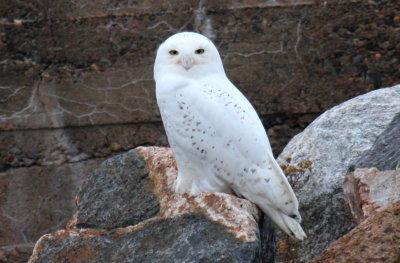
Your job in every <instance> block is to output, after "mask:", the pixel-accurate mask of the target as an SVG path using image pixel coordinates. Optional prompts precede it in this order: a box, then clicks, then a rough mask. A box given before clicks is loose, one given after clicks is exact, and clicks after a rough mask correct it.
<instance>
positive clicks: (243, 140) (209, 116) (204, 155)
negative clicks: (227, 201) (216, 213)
mask: <svg viewBox="0 0 400 263" xmlns="http://www.w3.org/2000/svg"><path fill="white" fill-rule="evenodd" d="M154 79H155V82H156V97H157V104H158V107H159V109H160V113H161V118H162V121H163V124H164V127H165V131H166V133H167V138H168V142H169V144H170V146H171V148H172V151H173V154H174V157H175V159H176V163H177V167H178V176H177V181H176V185H175V187H176V189H175V190H176V191H177V192H178V193H188V194H190V195H195V194H198V193H201V192H224V193H233V194H236V195H238V196H240V197H244V198H246V199H248V200H250V201H251V202H253V203H255V204H256V205H258V207H260V209H261V210H262V211H263V212H264V213H265V214H266V215H268V216H269V217H270V218H271V219H272V221H273V222H275V223H276V225H278V226H279V227H280V228H281V229H282V230H283V231H284V232H286V233H287V234H288V235H290V236H291V237H293V238H296V239H298V240H303V239H304V238H305V237H306V234H305V233H304V231H303V229H302V228H301V226H300V222H301V217H300V214H299V211H298V206H299V205H298V201H297V198H296V196H295V194H294V192H293V190H292V188H291V186H290V185H289V183H288V181H287V179H286V177H285V175H284V173H283V171H282V170H281V168H280V166H279V165H278V163H277V162H276V160H275V158H274V156H273V153H272V150H271V145H270V143H269V140H268V137H267V134H266V132H265V129H264V127H263V125H262V123H261V121H260V118H259V117H258V115H257V113H256V111H255V110H254V108H253V107H252V105H251V104H250V102H249V101H248V100H247V99H246V97H245V96H244V95H243V94H242V93H241V92H240V91H239V90H238V89H237V88H236V87H235V86H234V85H233V84H232V83H231V81H230V80H229V79H228V78H227V76H226V74H225V70H224V67H223V64H222V60H221V57H220V55H219V52H218V50H217V48H216V47H215V45H214V44H213V42H212V41H211V40H210V39H208V38H207V37H205V36H203V35H201V34H198V33H193V32H183V33H177V34H175V35H173V36H171V37H169V38H168V39H167V40H165V42H163V43H162V44H161V45H160V47H159V48H158V50H157V55H156V59H155V64H154Z"/></svg>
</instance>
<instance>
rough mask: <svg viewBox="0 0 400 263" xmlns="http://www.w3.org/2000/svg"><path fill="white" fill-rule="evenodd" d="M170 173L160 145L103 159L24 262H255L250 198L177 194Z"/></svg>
mask: <svg viewBox="0 0 400 263" xmlns="http://www.w3.org/2000/svg"><path fill="white" fill-rule="evenodd" d="M175 179H176V165H175V162H174V159H173V156H172V152H171V150H170V149H168V148H156V147H139V148H137V149H134V150H131V151H129V152H127V153H124V154H122V155H119V156H115V157H113V158H111V159H109V160H107V161H106V162H104V163H103V164H102V165H101V166H100V167H99V168H98V169H97V170H96V171H95V172H94V173H93V174H92V175H90V176H89V179H88V180H87V181H86V182H85V183H84V185H83V187H82V189H81V191H80V193H79V195H78V198H77V206H78V210H77V213H76V214H75V216H74V217H73V219H72V220H71V221H70V223H69V224H68V228H67V229H65V230H59V231H57V232H55V233H52V234H48V235H45V236H43V237H42V238H41V239H40V240H39V241H38V242H37V244H36V246H35V250H34V253H33V254H32V257H31V259H30V261H29V262H30V263H38V262H65V261H72V262H87V261H89V262H132V261H133V260H134V261H135V262H260V261H261V257H262V254H261V246H262V244H261V240H260V231H259V229H258V225H257V220H256V219H258V218H259V216H260V212H259V210H258V209H257V207H256V206H255V205H254V204H252V203H250V202H249V201H247V200H244V199H240V198H238V197H235V196H232V195H228V194H223V193H202V194H199V195H196V196H188V195H186V194H184V195H179V194H176V193H175V192H174V191H173V184H174V182H175ZM88 227H90V228H88ZM264 247H265V244H264ZM268 256H269V257H271V255H268Z"/></svg>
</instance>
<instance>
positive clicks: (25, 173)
mask: <svg viewBox="0 0 400 263" xmlns="http://www.w3.org/2000/svg"><path fill="white" fill-rule="evenodd" d="M259 2H260V1H255V0H243V1H238V0H236V1H235V0H230V1H204V0H200V1H192V0H189V1H184V2H183V1H175V0H171V1H158V2H157V4H153V2H152V1H131V0H124V1H116V0H112V1H108V0H107V1H106V0H96V1H89V0H73V1H51V0H42V1H13V0H3V1H1V2H0V187H1V188H0V191H1V192H0V223H1V224H0V225H1V226H3V225H5V226H7V227H5V228H3V227H2V228H1V229H0V247H1V246H6V245H17V244H22V243H28V244H30V243H33V242H34V241H35V238H37V237H38V236H40V235H41V234H43V233H46V232H49V231H51V230H52V229H54V227H55V226H56V225H57V224H60V223H63V222H64V221H63V220H66V219H67V218H69V217H70V215H71V214H72V209H73V208H72V207H73V206H72V205H70V204H71V203H72V202H73V196H74V195H75V193H76V189H77V187H78V186H79V185H80V184H79V182H80V179H79V178H80V177H82V176H85V175H86V174H88V172H89V171H90V170H91V169H92V167H94V166H96V165H97V164H98V163H100V161H102V160H103V158H105V157H108V156H110V155H113V154H114V153H116V152H121V151H126V150H128V149H131V148H133V147H135V146H138V145H167V141H166V138H165V135H164V131H163V128H162V123H161V121H160V115H159V113H158V110H157V106H156V103H155V93H154V82H153V80H152V65H153V60H154V55H155V50H156V48H157V46H158V45H159V43H160V42H161V41H163V40H164V39H165V38H166V37H168V36H169V35H171V34H173V33H175V32H178V31H183V30H191V31H199V32H202V33H203V34H205V35H207V36H209V37H210V38H212V39H213V40H214V42H215V43H216V45H217V46H218V47H219V49H220V53H221V55H222V58H223V61H224V64H225V68H226V71H227V74H228V76H229V77H230V78H231V80H232V81H233V82H234V83H235V84H236V85H237V86H238V87H239V88H240V89H241V90H242V91H243V93H244V94H245V95H246V96H248V98H249V99H250V101H251V102H252V103H253V105H254V106H255V107H256V109H257V111H258V112H259V114H260V116H261V118H262V120H263V122H264V124H265V127H266V128H268V129H269V132H268V133H269V135H270V138H271V143H272V145H273V148H274V150H275V153H276V154H278V153H279V152H280V151H281V149H282V148H283V146H284V145H285V144H286V143H287V141H288V140H289V139H290V138H291V137H292V136H293V135H294V134H296V133H298V132H300V131H301V130H302V129H303V128H304V127H305V126H307V124H308V123H310V122H311V121H312V120H313V119H314V118H315V117H316V116H318V115H319V114H321V113H322V112H324V111H325V110H327V109H329V108H331V107H332V106H334V105H337V104H338V103H340V102H342V101H345V100H347V99H349V98H352V97H354V96H356V95H359V94H363V93H366V92H367V91H370V90H373V89H378V88H380V87H385V86H392V85H393V84H395V83H396V81H399V80H400V65H399V60H398V57H399V56H400V44H399V43H400V39H399V34H398V30H399V24H400V17H399V15H398V14H399V13H400V3H399V2H398V1H397V0H391V1H389V0H386V1H385V0H382V1H379V3H378V1H356V0H336V1H334V0H332V1H329V0H327V1H312V0H297V1H290V0H275V1H274V0H269V1H264V2H263V3H262V4H261V3H259ZM63 180H67V181H68V182H64V181H63ZM17 181H18V184H16V183H15V182H17ZM15 185H18V187H17V188H18V189H19V190H16V188H15ZM35 191H36V192H35ZM39 192H40V194H37V193H39ZM26 193H28V194H27V195H28V196H29V199H31V200H30V201H27V200H26V199H23V198H22V197H21V196H20V194H26ZM55 193H59V194H55ZM43 200H45V201H43ZM49 204H50V205H49ZM55 204H57V205H55ZM63 204H64V205H63ZM43 206H45V207H46V209H45V210H41V207H43ZM60 209H61V210H62V214H63V215H64V216H58V214H59V212H58V211H59V210H60ZM22 210H23V211H25V212H24V213H22V212H21V211H22ZM10 215H14V216H11V217H10ZM33 215H35V216H33ZM43 217H49V219H48V220H44V221H43V220H42V221H40V220H39V221H40V222H45V223H43V224H38V223H37V222H36V221H37V220H38V219H37V218H43ZM23 218H30V219H29V220H28V221H26V220H25V219H24V220H25V221H24V220H22V219H23ZM39 225H40V227H39ZM22 226H24V227H27V228H28V229H29V231H25V232H24V233H23V234H18V235H17V234H15V233H14V232H15V229H22Z"/></svg>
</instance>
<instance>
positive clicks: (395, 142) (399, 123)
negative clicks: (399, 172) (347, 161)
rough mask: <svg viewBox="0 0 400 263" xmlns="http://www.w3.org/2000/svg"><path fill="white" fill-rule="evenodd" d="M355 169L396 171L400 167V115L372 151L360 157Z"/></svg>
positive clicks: (380, 137) (380, 136) (375, 143)
mask: <svg viewBox="0 0 400 263" xmlns="http://www.w3.org/2000/svg"><path fill="white" fill-rule="evenodd" d="M355 167H356V168H370V167H376V168H377V169H378V170H380V171H388V170H395V169H397V168H399V167H400V113H399V114H397V115H396V116H395V117H394V118H393V120H392V122H391V123H390V124H389V125H388V127H387V128H386V130H385V131H384V132H382V133H381V134H380V135H379V136H378V138H377V139H376V141H375V142H374V144H373V146H372V147H371V149H370V150H368V151H366V152H365V153H364V154H363V155H362V156H361V157H360V159H359V160H358V161H357V162H356V164H355Z"/></svg>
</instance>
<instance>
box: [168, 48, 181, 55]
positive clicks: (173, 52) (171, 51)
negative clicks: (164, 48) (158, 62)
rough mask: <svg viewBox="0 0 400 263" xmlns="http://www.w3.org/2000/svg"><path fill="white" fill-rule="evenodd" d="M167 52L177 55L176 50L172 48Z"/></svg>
mask: <svg viewBox="0 0 400 263" xmlns="http://www.w3.org/2000/svg"><path fill="white" fill-rule="evenodd" d="M169 54H171V55H173V56H175V55H178V54H179V52H178V51H177V50H175V49H172V50H170V51H169Z"/></svg>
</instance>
